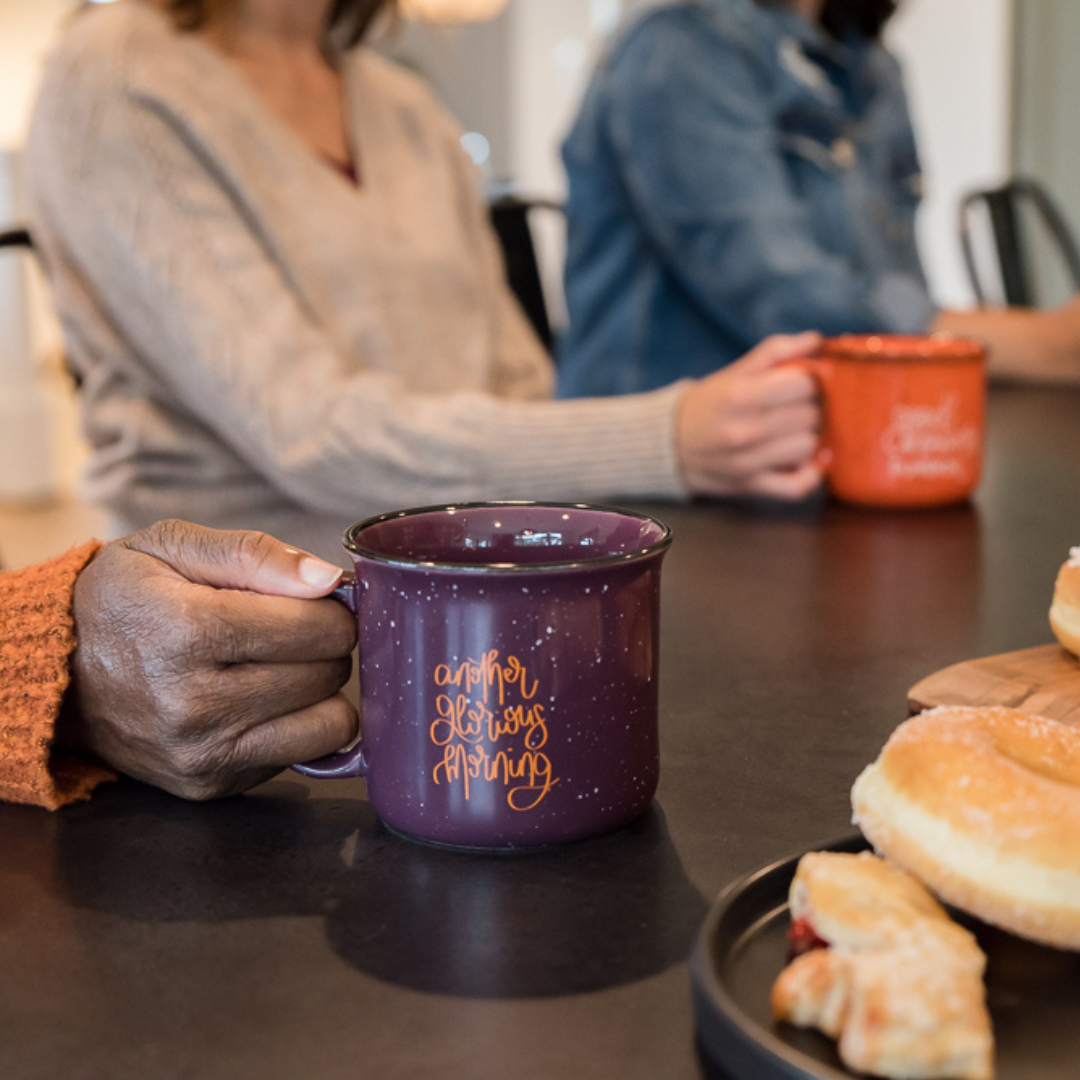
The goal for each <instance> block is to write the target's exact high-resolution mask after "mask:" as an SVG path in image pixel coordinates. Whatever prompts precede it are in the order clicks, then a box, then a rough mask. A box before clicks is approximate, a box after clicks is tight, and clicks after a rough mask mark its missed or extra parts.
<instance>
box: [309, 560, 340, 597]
mask: <svg viewBox="0 0 1080 1080" xmlns="http://www.w3.org/2000/svg"><path fill="white" fill-rule="evenodd" d="M299 573H300V580H301V581H302V582H303V583H304V584H305V585H310V586H311V587H312V588H313V589H322V590H326V589H332V588H333V587H334V586H335V585H336V584H337V583H338V581H340V580H341V575H342V574H343V573H344V571H343V570H342V569H341V567H340V566H334V565H333V564H332V563H328V562H323V560H322V559H316V558H315V557H314V556H313V555H305V556H304V557H303V558H302V559H301V560H300V569H299Z"/></svg>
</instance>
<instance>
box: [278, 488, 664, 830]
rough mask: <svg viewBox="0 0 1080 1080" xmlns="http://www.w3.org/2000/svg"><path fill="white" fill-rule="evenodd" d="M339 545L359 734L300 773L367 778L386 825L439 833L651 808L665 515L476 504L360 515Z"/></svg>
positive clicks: (589, 823) (578, 823)
mask: <svg viewBox="0 0 1080 1080" xmlns="http://www.w3.org/2000/svg"><path fill="white" fill-rule="evenodd" d="M344 544H345V547H346V549H347V550H348V551H349V553H350V555H351V556H352V559H353V563H354V564H355V568H356V572H355V575H354V576H349V578H348V579H347V581H346V582H345V583H343V585H342V587H341V588H340V589H339V590H338V596H339V599H343V600H344V601H345V602H346V603H347V604H348V606H349V608H350V609H351V610H352V611H354V612H355V613H356V616H357V624H358V627H359V640H360V709H361V723H362V727H363V737H362V739H361V741H360V742H359V743H358V744H357V745H356V746H355V747H353V748H351V749H349V750H345V751H342V752H341V753H338V754H331V755H329V756H328V757H325V758H320V759H319V760H318V761H313V762H308V763H306V764H303V765H297V766H295V767H296V768H297V769H298V770H299V771H300V772H302V773H304V774H305V775H307V776H315V777H333V778H338V777H343V776H360V777H366V778H367V784H368V797H369V798H370V800H371V803H372V805H373V807H374V809H375V811H376V813H377V814H378V815H379V817H380V818H381V819H382V821H383V822H384V823H385V824H386V825H387V826H388V827H389V828H390V829H392V830H394V831H396V832H400V833H403V834H405V835H407V836H410V837H413V838H415V839H419V840H424V841H427V842H429V843H435V844H442V845H447V846H452V847H465V848H482V849H505V850H511V849H522V848H537V847H546V846H548V845H551V844H556V843H563V842H566V841H570V840H578V839H582V838H584V837H587V836H595V835H598V834H600V833H604V832H608V831H610V830H612V829H616V828H618V827H620V826H622V825H625V824H627V823H628V822H630V821H632V820H633V819H634V818H636V817H638V816H639V815H640V814H641V813H642V812H643V811H644V810H645V809H646V807H648V805H649V803H650V802H651V801H652V798H653V795H654V794H655V792H656V784H657V779H658V773H659V753H658V745H657V744H658V735H657V670H658V643H659V642H658V638H659V602H660V565H661V562H662V560H663V557H664V554H665V553H666V551H667V549H668V547H669V545H670V544H671V532H670V530H669V529H668V527H667V526H666V525H664V524H662V523H661V522H659V521H656V520H655V519H653V518H650V517H646V516H644V515H642V514H635V513H631V512H629V511H624V510H617V509H613V508H609V507H602V506H585V505H562V504H550V503H526V502H505V503H473V504H461V505H453V506H439V507H421V508H418V509H414V510H402V511H399V512H396V513H391V514H383V515H381V516H379V517H375V518H369V519H368V520H366V521H361V522H359V523H357V524H356V525H353V526H352V527H351V528H349V529H348V530H347V531H346V533H345V538H344Z"/></svg>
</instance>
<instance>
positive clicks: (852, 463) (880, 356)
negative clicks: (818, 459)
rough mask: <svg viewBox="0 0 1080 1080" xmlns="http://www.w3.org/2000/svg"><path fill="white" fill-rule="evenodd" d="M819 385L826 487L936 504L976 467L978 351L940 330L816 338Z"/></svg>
mask: <svg viewBox="0 0 1080 1080" xmlns="http://www.w3.org/2000/svg"><path fill="white" fill-rule="evenodd" d="M810 371H811V372H812V373H813V375H814V376H815V378H816V379H817V381H818V384H819V386H820V388H821V398H822V411H823V414H824V420H823V425H824V426H823V432H822V450H823V451H824V454H823V460H824V461H825V462H826V463H827V464H826V484H827V486H828V489H829V491H830V492H831V493H832V494H833V495H835V496H836V497H837V498H838V499H843V500H844V501H846V502H852V503H861V504H863V505H866V506H909V507H916V506H939V505H942V504H944V503H951V502H957V501H959V500H961V499H965V498H967V496H969V495H970V494H971V493H972V491H974V490H975V487H976V486H977V485H978V483H979V478H980V476H981V475H982V459H983V444H984V438H985V425H986V350H985V348H984V347H983V346H982V345H981V344H979V343H978V342H977V341H972V340H970V339H967V338H956V337H949V336H945V335H935V334H931V335H898V334H845V335H842V336H840V337H834V338H826V339H825V340H824V341H823V342H822V344H821V347H820V351H819V353H818V356H817V358H816V359H815V360H813V361H812V362H811V364H810Z"/></svg>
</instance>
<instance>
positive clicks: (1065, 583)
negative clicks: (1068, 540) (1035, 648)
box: [1050, 547, 1080, 656]
mask: <svg viewBox="0 0 1080 1080" xmlns="http://www.w3.org/2000/svg"><path fill="white" fill-rule="evenodd" d="M1050 628H1051V629H1052V630H1053V631H1054V635H1055V636H1056V637H1057V639H1058V641H1060V642H1061V644H1062V645H1063V646H1064V647H1065V648H1066V649H1068V650H1069V652H1071V653H1072V654H1073V656H1080V547H1074V548H1070V550H1069V558H1068V561H1067V562H1065V563H1063V564H1062V566H1061V569H1060V570H1059V571H1058V575H1057V580H1056V581H1055V582H1054V598H1053V601H1052V602H1051V604H1050Z"/></svg>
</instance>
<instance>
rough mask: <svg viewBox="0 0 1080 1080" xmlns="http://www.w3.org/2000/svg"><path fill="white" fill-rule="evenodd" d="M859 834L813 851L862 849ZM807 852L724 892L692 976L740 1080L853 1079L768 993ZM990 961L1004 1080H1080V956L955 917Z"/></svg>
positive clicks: (727, 1063) (702, 1039)
mask: <svg viewBox="0 0 1080 1080" xmlns="http://www.w3.org/2000/svg"><path fill="white" fill-rule="evenodd" d="M866 846H867V845H866V841H865V840H863V838H862V837H861V836H852V837H848V838H846V839H844V840H840V841H837V842H835V843H830V844H823V845H820V846H818V847H815V848H812V849H808V850H815V851H862V850H864V849H865V848H866ZM802 854H803V853H802V852H800V853H799V854H798V855H795V856H793V857H792V858H790V859H784V860H782V861H781V862H777V863H774V864H773V865H772V866H766V867H764V868H763V869H761V870H758V871H757V872H756V873H753V874H750V875H748V876H746V877H744V878H742V879H740V880H739V881H736V882H735V883H734V884H732V885H731V886H729V887H728V888H727V889H725V890H724V892H723V893H721V895H720V897H719V898H718V899H717V901H716V903H715V904H714V905H713V907H712V909H711V911H710V912H709V915H708V918H707V919H706V920H705V924H704V926H703V927H702V928H701V932H700V934H699V935H698V939H697V943H696V944H695V947H694V953H693V956H692V958H691V963H690V970H691V976H692V979H693V989H694V1014H695V1017H696V1020H697V1030H698V1040H699V1044H700V1046H701V1050H702V1053H703V1054H704V1055H705V1057H706V1059H707V1060H708V1061H709V1062H710V1063H712V1064H714V1065H716V1066H719V1068H720V1069H722V1070H723V1072H724V1073H726V1074H727V1075H728V1076H730V1077H731V1078H732V1080H774V1078H780V1080H807V1078H811V1080H848V1078H850V1077H852V1076H854V1075H855V1074H853V1073H850V1072H848V1071H847V1070H846V1069H845V1068H844V1066H843V1065H842V1064H841V1062H840V1059H839V1057H838V1056H837V1054H836V1048H835V1044H834V1043H833V1041H832V1040H831V1039H828V1038H826V1037H825V1036H824V1035H821V1034H819V1033H818V1032H815V1031H803V1030H800V1029H798V1028H794V1027H791V1026H790V1025H788V1024H777V1023H775V1022H774V1021H773V1019H772V1015H771V1013H770V1011H769V991H770V990H771V989H772V984H773V982H774V981H775V980H776V976H777V975H779V974H780V971H781V969H782V968H783V967H784V965H785V964H786V963H787V956H788V943H787V929H788V924H789V922H790V918H789V915H788V906H787V894H788V888H789V887H790V885H791V879H792V877H793V876H794V874H795V867H796V866H797V864H798V862H799V859H800V857H801V856H802ZM951 914H952V915H953V916H954V917H955V918H957V919H958V921H960V922H962V923H963V924H964V925H965V926H967V927H968V929H970V930H971V931H972V932H973V933H974V934H975V935H976V937H977V938H978V940H979V945H980V946H981V948H982V950H983V952H985V953H986V956H987V973H986V991H987V1003H988V1004H989V1007H990V1016H991V1019H992V1020H993V1025H994V1038H995V1042H996V1057H997V1061H996V1073H995V1076H996V1080H1033V1078H1038V1080H1076V1078H1077V1077H1078V1076H1080V954H1077V953H1071V952H1063V951H1061V950H1058V949H1048V948H1044V947H1042V946H1040V945H1035V944H1033V943H1032V942H1029V941H1024V940H1022V939H1021V938H1018V937H1015V936H1014V935H1012V934H1007V933H1005V932H1004V931H1001V930H997V929H995V928H993V927H990V926H987V925H985V924H984V923H980V922H978V921H976V920H973V919H970V918H967V917H965V916H963V915H961V914H959V913H958V912H955V911H954V912H952V913H951Z"/></svg>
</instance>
